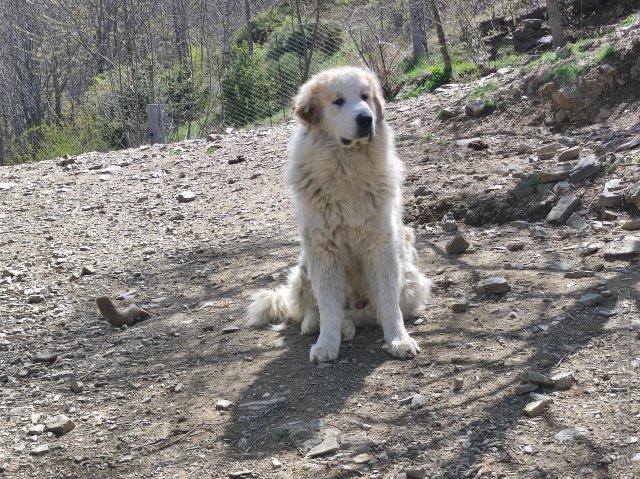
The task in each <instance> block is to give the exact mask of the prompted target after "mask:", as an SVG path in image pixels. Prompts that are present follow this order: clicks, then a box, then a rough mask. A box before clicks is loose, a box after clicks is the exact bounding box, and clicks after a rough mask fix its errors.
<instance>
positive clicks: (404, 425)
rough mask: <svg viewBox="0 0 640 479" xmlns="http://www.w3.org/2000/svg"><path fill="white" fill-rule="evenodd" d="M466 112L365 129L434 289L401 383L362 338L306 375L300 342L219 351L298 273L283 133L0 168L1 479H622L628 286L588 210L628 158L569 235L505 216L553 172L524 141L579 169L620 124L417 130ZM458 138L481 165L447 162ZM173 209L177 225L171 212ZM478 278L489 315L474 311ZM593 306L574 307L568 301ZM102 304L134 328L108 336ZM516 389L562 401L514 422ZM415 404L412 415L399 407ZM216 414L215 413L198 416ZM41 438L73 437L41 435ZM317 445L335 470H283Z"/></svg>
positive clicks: (630, 408)
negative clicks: (401, 164)
mask: <svg viewBox="0 0 640 479" xmlns="http://www.w3.org/2000/svg"><path fill="white" fill-rule="evenodd" d="M465 91H466V90H465V88H464V87H460V88H458V89H454V91H453V93H447V92H443V93H439V94H436V95H429V96H423V97H420V98H417V99H412V100H406V101H402V102H396V103H393V104H391V105H390V106H389V110H388V118H389V120H390V122H391V123H392V125H393V126H394V127H395V129H396V132H397V143H398V148H399V153H400V155H401V157H402V158H403V160H404V161H405V162H406V165H407V181H406V185H405V198H406V219H407V221H408V222H410V223H412V224H413V225H414V226H415V228H416V231H417V238H418V244H419V248H418V249H419V252H420V260H419V264H420V266H421V267H422V270H423V271H424V272H425V273H426V274H427V275H428V276H430V277H431V278H432V279H434V281H435V282H436V284H437V285H438V294H437V296H436V297H435V298H434V300H433V302H432V304H431V305H430V307H429V308H428V310H427V311H426V312H425V314H424V315H423V316H421V317H419V318H410V319H409V318H408V319H407V322H408V324H409V330H410V332H411V334H412V335H413V336H414V337H415V338H416V339H418V340H419V342H420V343H421V345H422V353H421V354H420V355H419V356H418V357H417V358H415V359H413V360H408V361H405V360H397V359H394V358H392V357H390V356H389V355H388V354H387V353H385V351H384V350H383V349H382V341H381V339H382V335H381V332H380V331H379V330H378V329H375V328H372V329H364V330H358V332H357V333H356V336H355V338H354V340H353V342H351V343H346V344H343V346H342V348H341V352H340V357H339V360H338V361H337V362H336V363H335V364H324V365H321V366H318V365H314V364H310V363H309V362H308V350H309V347H310V345H311V344H313V342H314V339H315V338H313V337H305V336H301V335H300V333H299V331H296V330H295V329H294V328H289V329H285V330H284V331H281V332H278V331H271V330H268V331H254V330H247V329H245V328H244V327H243V321H244V308H245V307H246V305H247V301H248V297H249V295H250V293H251V292H252V291H253V290H254V289H256V288H259V287H274V286H276V285H278V284H280V283H281V282H282V281H284V279H285V275H286V273H287V270H288V268H289V267H290V266H292V265H293V264H294V263H295V261H296V259H297V255H298V243H297V234H296V229H295V225H294V222H293V217H292V211H291V203H290V201H289V198H288V195H287V192H286V191H285V189H284V187H283V180H282V170H283V164H284V161H285V146H286V139H287V137H288V135H289V132H290V129H291V124H284V125H279V126H274V127H270V128H266V127H265V128H261V129H257V130H251V131H233V132H230V133H221V134H219V135H216V136H214V137H212V138H210V139H209V140H197V141H188V142H184V143H181V144H172V145H166V146H153V147H147V148H142V149H135V150H129V151H121V152H115V153H107V154H98V153H94V154H86V155H82V156H80V157H78V158H76V159H75V162H73V163H72V164H70V165H67V166H61V165H59V164H57V163H56V162H43V163H39V164H29V165H23V166H20V167H10V168H9V167H6V168H3V169H0V184H2V185H4V186H2V189H0V202H1V205H2V207H1V209H0V268H1V269H2V271H0V273H1V274H0V276H1V280H0V318H1V319H0V421H1V424H2V427H0V470H1V471H2V472H1V473H0V476H2V475H3V474H4V477H10V478H16V479H17V478H42V479H54V478H158V479H160V478H177V479H187V478H189V479H196V478H226V477H257V478H350V477H354V478H355V477H362V478H372V479H373V478H385V479H386V478H394V479H395V478H396V477H397V478H402V477H428V478H451V479H462V478H476V479H478V478H493V477H504V478H518V479H519V478H558V479H569V478H572V479H577V478H584V479H588V478H603V479H604V478H616V479H631V478H638V477H640V443H638V436H639V435H640V434H639V428H640V394H638V388H639V386H640V380H639V377H638V371H639V368H640V357H639V356H640V351H639V349H638V337H639V334H640V317H639V313H638V312H639V308H640V303H639V298H640V264H639V263H638V260H637V258H635V259H633V258H632V259H631V260H625V261H605V260H604V259H603V251H604V250H605V249H606V248H607V247H608V245H610V244H611V243H612V242H614V241H616V240H618V239H620V238H621V237H623V236H625V235H629V234H632V233H633V232H628V231H624V230H622V229H621V228H620V224H621V223H620V221H621V220H624V219H628V218H631V217H632V216H633V214H634V213H633V212H632V211H631V209H629V208H627V209H626V210H625V209H621V210H617V212H616V213H615V214H616V215H618V217H617V218H615V217H614V218H610V219H603V218H602V217H601V212H600V211H599V210H598V208H597V205H596V204H595V201H596V197H597V194H598V193H599V192H600V191H601V189H602V185H603V184H604V182H605V181H607V180H608V179H611V178H614V177H619V176H621V177H622V178H627V179H633V178H636V179H637V178H638V177H639V176H640V167H639V165H638V163H637V162H634V160H633V158H634V157H633V154H634V151H631V152H629V153H628V156H626V157H623V160H624V161H622V162H619V163H620V164H619V166H618V169H617V170H615V171H612V169H611V168H608V169H606V170H605V169H603V170H602V171H601V173H600V174H598V175H597V176H594V177H591V178H589V179H587V180H586V181H583V182H580V184H575V185H569V187H570V189H571V191H573V192H575V194H576V195H578V196H579V197H581V198H582V204H581V206H580V208H579V210H578V213H579V214H580V215H581V216H582V217H584V218H585V219H586V221H587V226H588V227H587V229H586V230H585V231H576V230H575V229H574V228H571V227H569V226H551V225H548V224H546V223H545V221H544V218H545V217H546V215H547V213H548V212H549V210H550V209H551V207H552V206H553V205H554V204H555V203H556V202H557V199H558V197H559V194H558V192H557V188H556V187H555V186H554V184H548V185H547V184H543V185H538V186H539V187H538V188H536V189H535V191H533V192H532V193H531V194H526V195H524V196H522V195H519V196H518V197H517V199H516V197H514V196H513V195H511V193H513V192H514V191H519V190H518V188H520V187H519V186H518V185H520V186H521V184H522V182H523V181H524V180H523V178H526V175H528V174H529V173H531V172H532V171H535V170H538V169H541V168H542V169H544V168H546V167H550V166H553V165H555V164H556V163H557V160H555V159H551V160H546V161H541V160H538V159H537V156H536V155H535V153H534V152H533V150H534V149H535V148H537V147H538V146H539V145H540V144H542V143H549V142H551V141H554V140H560V141H561V142H563V143H565V144H567V145H571V144H578V145H579V146H581V148H582V149H583V151H584V153H583V154H585V153H588V152H590V151H593V152H599V154H602V151H601V149H602V147H603V145H605V144H606V143H607V142H608V141H609V140H610V139H611V135H613V137H614V138H616V137H617V138H622V139H625V138H627V137H629V136H632V135H633V134H634V131H635V134H637V133H639V132H640V131H638V130H640V123H639V120H640V115H639V114H638V111H637V109H638V106H637V103H636V104H633V103H631V104H619V105H618V106H617V107H616V106H612V108H613V114H612V116H611V117H610V119H609V121H607V122H605V123H602V124H598V125H589V126H585V127H581V128H573V129H569V130H567V131H564V132H562V134H556V133H553V132H551V131H549V129H548V128H547V127H545V126H540V125H541V124H542V123H541V122H532V121H530V119H531V117H532V116H535V114H536V111H537V108H538V105H536V104H535V103H534V102H533V101H531V100H527V99H526V98H525V99H522V100H521V101H519V102H516V103H515V104H513V105H512V106H510V107H509V108H507V109H504V110H499V111H497V112H495V113H494V114H493V115H491V116H489V117H486V118H483V119H479V120H470V119H460V120H452V121H447V122H442V121H440V120H438V119H437V118H436V117H437V115H436V111H437V109H438V108H439V107H440V105H445V106H446V105H456V102H458V101H459V98H460V96H461V95H463V94H464V92H465ZM616 108H617V109H616ZM623 113H624V114H623ZM531 124H533V125H531ZM634 128H635V130H634ZM473 137H478V138H480V139H481V140H482V141H481V143H482V142H484V143H485V145H483V146H482V147H484V146H486V147H487V148H486V149H483V150H481V151H476V150H474V149H471V148H469V147H468V146H467V145H466V143H465V142H462V143H456V140H460V139H469V138H473ZM599 149H600V150H599ZM637 151H638V150H635V154H636V155H637ZM625 154H627V153H625ZM625 158H626V159H625ZM230 160H231V163H232V164H230ZM616 175H618V176H616ZM184 191H191V192H193V193H194V194H195V197H194V198H193V200H192V201H187V202H181V201H179V200H178V195H179V194H180V193H181V192H184ZM187 196H188V195H187ZM186 199H187V200H188V199H189V198H188V197H187V198H186ZM445 213H450V216H451V217H452V218H455V219H456V220H457V222H458V225H459V228H460V231H461V232H462V233H463V235H464V236H465V238H466V239H467V240H468V242H469V243H470V244H471V247H470V248H469V249H468V250H467V251H466V252H464V253H462V254H459V255H450V254H447V253H446V252H445V245H446V243H447V241H448V240H449V239H450V238H451V236H452V233H449V232H447V231H445V230H444V229H443V227H442V224H441V223H440V220H441V218H442V216H443V215H444V214H445ZM471 225H474V226H471ZM514 243H521V244H519V245H517V246H514ZM587 245H590V246H589V250H588V251H587V249H588V248H587ZM520 247H521V249H518V248H520ZM587 253H593V254H587ZM490 276H501V277H504V278H506V280H507V281H508V283H509V285H510V287H511V291H510V292H508V293H506V294H501V295H496V294H483V293H479V292H477V290H476V283H477V282H478V281H479V280H482V279H484V278H487V277H490ZM575 276H578V277H577V278H576V277H575ZM594 292H596V293H598V294H599V296H598V298H599V300H598V301H599V302H598V304H596V305H594V306H584V305H582V304H581V303H579V302H578V299H580V298H581V297H582V296H584V295H586V294H589V293H594ZM101 295H108V296H110V297H111V298H113V299H114V300H115V301H116V303H118V304H119V305H127V304H131V303H136V304H138V305H140V306H143V307H144V308H146V309H147V310H148V311H149V312H150V314H151V317H150V318H149V319H147V320H146V321H144V322H141V323H138V324H136V325H133V326H130V327H128V328H127V329H120V328H112V327H111V326H109V325H108V324H107V323H106V322H105V321H103V320H101V318H100V315H99V313H98V310H97V308H96V305H95V298H96V297H98V296H101ZM464 301H467V302H468V303H469V306H468V309H467V310H466V311H464V312H459V313H458V312H453V310H452V308H451V304H452V303H460V302H462V303H464ZM229 326H238V327H239V329H236V328H228V327H229ZM225 328H228V329H226V330H225ZM524 372H536V373H541V374H543V375H546V376H551V375H553V374H555V373H559V372H573V374H574V376H575V379H576V382H575V383H574V384H573V385H572V386H571V387H570V388H569V389H567V390H557V389H556V388H551V387H540V388H539V389H538V390H537V391H536V392H537V393H543V394H545V396H546V397H548V398H551V399H552V402H551V404H550V406H549V407H548V409H547V410H546V411H543V412H542V413H541V414H540V415H537V416H535V417H529V416H527V415H526V414H525V413H524V412H523V408H524V407H525V405H527V404H528V403H530V402H532V401H534V400H535V399H536V397H531V396H529V395H528V394H521V395H519V394H517V392H518V391H517V390H516V388H517V387H518V385H519V384H520V374H521V373H524ZM454 379H459V380H462V387H461V389H460V390H459V391H455V392H454V390H453V381H454ZM78 382H81V383H82V384H77V383H78ZM72 385H73V389H72V387H71V386H72ZM74 389H75V391H74ZM418 393H419V394H420V395H422V396H423V399H424V403H423V404H422V406H421V407H412V406H411V405H410V404H406V401H402V400H403V399H405V398H411V396H412V395H414V394H418ZM220 399H226V400H228V401H231V402H232V403H233V404H232V405H231V406H230V407H228V408H227V409H226V410H218V409H217V408H216V403H217V401H218V400H220ZM414 399H415V396H414ZM416 406H417V404H416ZM61 414H64V415H65V416H66V417H67V418H68V419H69V420H70V421H71V422H72V423H73V424H74V425H75V428H73V430H71V431H69V432H66V433H65V434H61V435H56V434H54V433H53V432H51V431H50V430H51V429H52V426H51V425H50V421H51V419H52V418H54V417H56V416H58V415H61ZM42 425H44V426H42ZM38 426H39V427H38ZM53 429H54V430H55V428H53ZM561 431H563V433H561V434H559V433H560V432H561ZM572 433H573V434H572ZM327 438H328V440H329V442H331V438H336V439H337V442H338V444H339V448H338V449H337V450H335V451H332V452H330V453H329V454H327V455H324V456H320V457H317V458H311V457H307V453H308V452H309V450H310V449H311V448H313V447H314V446H317V445H318V444H320V443H322V442H323V440H324V439H327ZM45 446H46V447H45ZM241 471H245V472H244V473H241ZM235 473H237V474H236V475H235V476H234V475H233V474H235ZM403 473H404V474H406V476H403Z"/></svg>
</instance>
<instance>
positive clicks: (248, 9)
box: [244, 0, 253, 55]
mask: <svg viewBox="0 0 640 479" xmlns="http://www.w3.org/2000/svg"><path fill="white" fill-rule="evenodd" d="M244 17H245V20H246V22H247V47H248V50H249V55H253V30H252V29H251V5H250V4H249V0H244Z"/></svg>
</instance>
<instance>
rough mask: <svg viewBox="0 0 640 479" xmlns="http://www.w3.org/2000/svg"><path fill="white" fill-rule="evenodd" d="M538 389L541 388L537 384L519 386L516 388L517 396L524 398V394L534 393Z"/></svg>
mask: <svg viewBox="0 0 640 479" xmlns="http://www.w3.org/2000/svg"><path fill="white" fill-rule="evenodd" d="M538 387H539V386H538V385H537V384H536V383H524V384H518V385H517V386H516V394H517V395H518V396H522V395H524V394H529V393H530V392H533V391H535V390H537V389H538Z"/></svg>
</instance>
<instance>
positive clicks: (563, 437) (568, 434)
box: [555, 426, 587, 442]
mask: <svg viewBox="0 0 640 479" xmlns="http://www.w3.org/2000/svg"><path fill="white" fill-rule="evenodd" d="M586 434H587V429H586V428H584V427H581V426H575V427H569V428H567V429H563V430H562V431H560V432H558V433H557V434H556V436H555V437H556V439H557V440H558V441H560V442H565V441H571V440H572V439H575V438H576V437H580V436H586Z"/></svg>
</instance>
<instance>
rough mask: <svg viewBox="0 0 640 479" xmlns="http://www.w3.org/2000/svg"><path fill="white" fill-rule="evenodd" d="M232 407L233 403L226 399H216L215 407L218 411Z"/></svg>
mask: <svg viewBox="0 0 640 479" xmlns="http://www.w3.org/2000/svg"><path fill="white" fill-rule="evenodd" d="M232 407H233V403H232V402H231V401H229V400H227V399H218V400H217V401H216V409H217V410H218V411H228V410H229V409H231V408H232Z"/></svg>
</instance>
